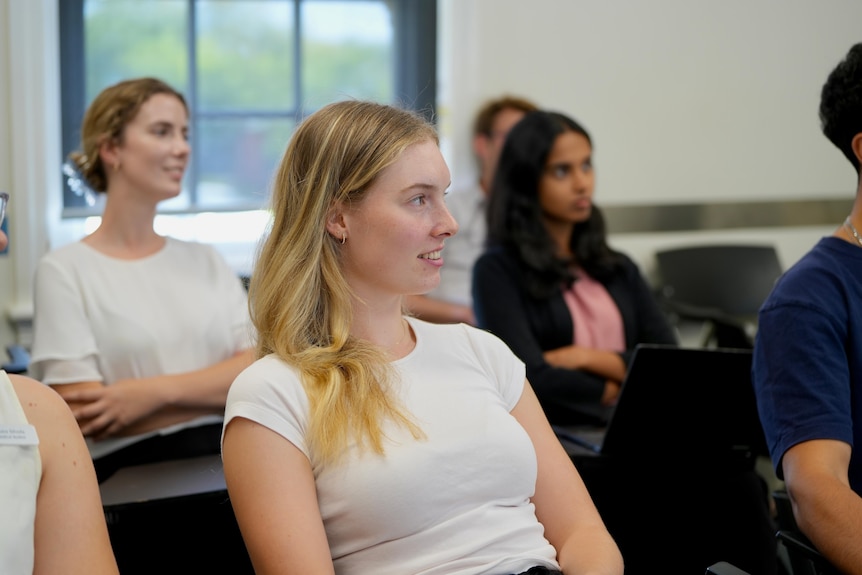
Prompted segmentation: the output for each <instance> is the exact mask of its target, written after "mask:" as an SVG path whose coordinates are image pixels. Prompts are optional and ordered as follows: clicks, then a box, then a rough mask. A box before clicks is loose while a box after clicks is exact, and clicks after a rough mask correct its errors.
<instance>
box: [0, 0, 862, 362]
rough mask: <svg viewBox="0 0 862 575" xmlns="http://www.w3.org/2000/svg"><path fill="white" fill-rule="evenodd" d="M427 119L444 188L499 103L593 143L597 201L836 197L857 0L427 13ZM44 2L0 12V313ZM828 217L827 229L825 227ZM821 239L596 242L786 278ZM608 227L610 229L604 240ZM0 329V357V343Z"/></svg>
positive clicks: (48, 23) (41, 72)
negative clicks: (832, 91)
mask: <svg viewBox="0 0 862 575" xmlns="http://www.w3.org/2000/svg"><path fill="white" fill-rule="evenodd" d="M438 1H439V15H440V18H439V27H440V46H439V49H440V58H439V65H440V70H439V75H438V83H439V112H440V118H441V132H442V137H443V149H444V154H445V155H446V157H447V160H448V161H449V163H450V167H451V168H452V172H453V177H454V178H455V181H460V180H463V179H467V178H472V177H474V173H473V171H474V168H473V164H472V158H471V155H470V148H469V126H470V123H471V120H472V116H473V113H474V112H475V110H476V108H477V107H478V106H479V105H480V104H481V103H482V102H483V101H484V100H485V99H486V98H488V97H492V96H496V95H498V94H500V93H502V92H512V93H517V94H521V95H524V96H527V97H529V98H531V99H534V100H536V101H537V102H538V103H539V104H541V105H542V106H544V107H548V108H554V109H557V110H560V111H563V112H566V113H569V114H570V115H573V116H574V117H576V118H577V119H578V120H580V121H581V122H582V123H583V124H584V125H585V126H586V127H587V128H588V129H589V130H590V132H591V133H592V136H593V139H594V142H595V154H594V155H595V163H596V169H597V176H598V187H597V202H598V203H599V204H600V205H602V204H604V205H622V204H627V205H628V204H652V203H676V202H686V203H688V202H691V201H695V202H715V201H722V200H731V201H737V200H780V199H811V198H830V199H834V198H847V200H848V205H849V202H850V200H851V199H852V195H853V191H854V189H855V174H854V173H853V171H852V168H851V167H850V165H849V164H848V163H847V162H846V161H845V160H843V158H842V157H841V155H840V153H839V152H837V151H836V150H834V149H832V148H831V145H830V144H829V143H828V142H827V141H826V140H825V139H824V138H823V136H822V135H821V134H820V132H819V127H818V123H817V102H818V95H819V90H820V86H821V85H822V83H823V81H824V80H825V77H826V75H827V74H828V72H829V70H831V69H832V67H834V65H835V64H836V63H837V62H838V61H839V60H840V58H841V57H842V56H843V55H844V53H845V52H846V51H847V49H848V48H849V47H850V45H851V44H853V43H854V42H856V41H860V40H862V28H860V24H859V23H860V22H862V2H858V0H819V1H817V2H813V1H810V0H726V1H724V2H716V1H715V0H650V1H648V2H647V1H644V0H616V1H613V2H600V1H596V0H593V1H587V0H528V1H527V0H438ZM56 20H57V0H0V190H6V191H9V192H10V194H11V195H12V202H11V204H10V216H9V217H10V221H9V226H10V236H11V238H10V239H11V247H10V254H9V255H7V256H0V290H2V291H0V311H3V312H6V313H9V312H12V313H13V314H14V315H16V316H17V315H26V314H27V313H28V310H29V309H30V308H31V307H32V301H31V296H30V293H31V285H30V283H31V280H32V270H33V267H34V266H35V261H36V259H37V258H38V256H39V255H40V254H41V253H42V252H43V251H44V250H45V249H47V248H48V238H49V237H52V232H50V229H51V226H53V225H56V223H57V221H58V219H59V204H58V202H59V198H60V191H59V185H60V181H59V177H58V173H59V166H58V165H57V164H58V162H59V160H56V158H59V149H60V148H59V146H60V143H59V141H60V140H59V138H60V134H59V131H60V123H59V94H58V90H59V79H58V77H57V74H58V71H57V70H58V53H57V50H58V48H57V21H56ZM838 223H839V222H836V225H837V224H838ZM830 230H831V228H829V227H827V228H796V229H768V230H734V231H728V232H710V233H696V232H695V233H683V234H637V235H612V238H611V240H612V243H613V244H614V245H615V246H617V247H619V248H621V249H623V250H625V251H627V252H628V253H630V254H631V255H632V256H633V257H635V258H636V259H637V260H638V261H640V262H641V263H642V265H644V267H645V268H647V269H649V267H650V265H651V262H650V257H651V254H652V252H653V251H654V250H655V249H656V248H658V247H661V246H663V245H669V244H674V243H682V242H693V241H698V242H702V241H713V240H717V241H763V242H774V243H775V244H776V245H777V247H778V248H779V254H780V256H781V258H782V263H784V264H785V265H789V264H790V263H792V262H793V261H795V260H796V259H797V258H798V257H799V256H800V255H801V254H802V253H804V251H805V250H806V249H807V248H808V247H809V246H810V245H811V244H813V243H814V241H816V239H817V238H818V237H819V236H820V235H823V234H825V233H829V232H830ZM611 231H612V232H613V230H611ZM12 337H13V334H12V332H11V331H10V329H9V326H8V325H7V322H3V321H0V345H3V344H5V343H6V342H8V341H11V339H12Z"/></svg>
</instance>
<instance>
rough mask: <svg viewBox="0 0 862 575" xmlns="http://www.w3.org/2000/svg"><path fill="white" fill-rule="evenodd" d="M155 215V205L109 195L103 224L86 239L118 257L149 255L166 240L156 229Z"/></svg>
mask: <svg viewBox="0 0 862 575" xmlns="http://www.w3.org/2000/svg"><path fill="white" fill-rule="evenodd" d="M155 216H156V208H155V205H141V204H135V203H134V202H128V201H122V199H121V198H119V197H117V196H114V197H112V196H110V195H108V198H107V201H106V202H105V210H104V212H103V213H102V222H101V224H100V225H99V227H98V228H97V229H96V231H94V232H93V233H92V234H90V235H89V236H87V237H86V238H84V242H85V243H87V244H88V245H89V246H91V247H93V248H95V249H96V250H98V251H100V252H102V253H104V254H106V255H110V256H112V257H116V258H121V259H138V258H143V257H147V256H150V255H152V254H154V253H156V252H158V251H159V250H161V249H162V248H163V247H164V245H165V241H166V240H165V238H164V237H163V236H160V235H159V234H157V233H156V231H155V229H154V228H153V222H154V221H155Z"/></svg>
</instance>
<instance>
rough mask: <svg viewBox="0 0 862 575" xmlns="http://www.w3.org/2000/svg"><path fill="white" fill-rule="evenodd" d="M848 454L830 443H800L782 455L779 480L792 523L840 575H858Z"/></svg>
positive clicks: (857, 526) (857, 506) (861, 556)
mask: <svg viewBox="0 0 862 575" xmlns="http://www.w3.org/2000/svg"><path fill="white" fill-rule="evenodd" d="M850 453H851V448H850V446H849V445H847V444H846V443H844V442H841V441H836V440H831V439H818V440H814V441H805V442H803V443H799V444H797V445H794V446H793V447H791V448H790V449H788V450H787V452H786V453H785V454H784V458H783V460H782V465H783V469H784V479H785V484H786V486H787V492H788V494H789V495H790V501H791V502H792V503H793V515H794V516H795V517H796V522H797V524H798V525H799V528H800V530H802V532H803V533H805V535H807V536H808V538H809V539H811V542H812V543H814V545H815V546H816V547H817V549H819V550H820V552H821V553H822V554H823V555H824V556H825V557H826V558H827V559H828V560H829V561H830V562H831V563H832V564H833V565H835V566H836V567H837V568H838V570H839V571H841V572H842V573H849V574H851V575H855V574H862V545H860V544H859V541H860V538H862V497H860V496H859V495H858V494H857V493H856V492H854V491H853V490H852V489H851V488H850V482H849V480H848V477H847V470H848V468H849V465H850Z"/></svg>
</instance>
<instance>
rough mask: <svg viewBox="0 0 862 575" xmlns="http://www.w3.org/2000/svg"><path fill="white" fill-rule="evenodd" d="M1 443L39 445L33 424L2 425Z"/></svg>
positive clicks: (0, 426) (0, 429)
mask: <svg viewBox="0 0 862 575" xmlns="http://www.w3.org/2000/svg"><path fill="white" fill-rule="evenodd" d="M0 445H39V436H38V435H37V434H36V428H35V427H33V426H32V425H0Z"/></svg>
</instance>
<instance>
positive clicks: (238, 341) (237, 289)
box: [201, 244, 254, 351]
mask: <svg viewBox="0 0 862 575" xmlns="http://www.w3.org/2000/svg"><path fill="white" fill-rule="evenodd" d="M201 245H204V244H201ZM205 247H206V248H207V249H208V250H209V255H210V258H211V259H212V261H213V265H214V266H215V268H216V269H217V270H218V272H217V277H218V278H219V284H220V292H221V293H222V294H223V297H224V301H225V305H227V306H229V309H230V310H231V312H232V313H231V316H230V318H231V320H230V321H231V334H232V338H233V342H234V349H235V350H237V351H239V350H243V349H249V348H251V347H253V346H254V328H253V327H252V324H251V318H250V316H249V312H248V294H247V292H246V290H245V288H244V287H243V285H242V280H241V279H240V277H239V276H238V275H237V274H236V273H235V272H234V271H233V269H232V268H231V267H230V266H229V265H228V263H227V262H226V261H225V259H224V258H223V257H222V255H221V254H220V253H219V252H218V251H217V250H216V249H215V248H214V247H212V246H209V245H205Z"/></svg>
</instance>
